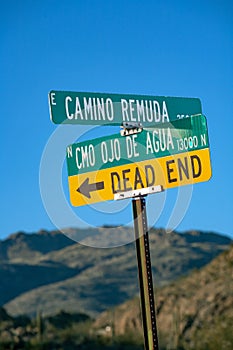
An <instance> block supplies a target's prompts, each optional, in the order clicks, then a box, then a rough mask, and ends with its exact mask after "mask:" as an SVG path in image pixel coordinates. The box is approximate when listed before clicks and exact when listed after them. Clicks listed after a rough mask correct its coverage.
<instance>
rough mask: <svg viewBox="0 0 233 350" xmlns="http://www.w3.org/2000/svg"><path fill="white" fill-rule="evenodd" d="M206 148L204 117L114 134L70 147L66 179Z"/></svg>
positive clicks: (194, 117)
mask: <svg viewBox="0 0 233 350" xmlns="http://www.w3.org/2000/svg"><path fill="white" fill-rule="evenodd" d="M208 147H209V140H208V131H207V124H206V118H205V116H203V115H197V116H191V117H190V118H185V119H182V120H176V121H174V122H171V123H165V124H163V127H161V126H160V125H159V126H158V128H148V129H144V130H143V131H142V132H140V133H138V134H133V135H128V136H120V134H114V135H110V136H105V137H100V138H96V139H94V140H90V141H84V142H80V143H76V144H73V145H70V146H68V147H67V155H66V159H67V166H68V176H73V175H78V174H83V173H87V172H88V173H89V172H93V171H99V170H102V169H106V168H113V167H119V166H121V165H126V164H132V163H138V162H141V161H146V160H150V159H154V158H161V157H166V156H170V155H175V154H179V153H184V152H190V151H194V150H201V149H204V148H208Z"/></svg>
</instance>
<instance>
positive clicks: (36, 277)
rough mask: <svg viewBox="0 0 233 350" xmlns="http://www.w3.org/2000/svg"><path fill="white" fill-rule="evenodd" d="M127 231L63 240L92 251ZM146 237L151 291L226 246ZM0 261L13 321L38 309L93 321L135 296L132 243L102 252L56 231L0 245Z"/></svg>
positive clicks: (218, 240)
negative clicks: (74, 314)
mask: <svg viewBox="0 0 233 350" xmlns="http://www.w3.org/2000/svg"><path fill="white" fill-rule="evenodd" d="M131 231H132V230H131V229H130V228H122V227H121V228H119V227H112V228H110V227H106V228H105V227H103V228H99V229H89V230H87V229H86V230H78V229H70V230H69V236H70V233H72V235H76V236H79V237H83V241H84V243H85V244H90V245H92V246H95V245H97V243H98V244H100V243H101V244H102V243H105V245H106V244H107V242H108V241H111V242H112V240H113V237H117V235H118V236H119V235H121V236H122V237H126V236H127V237H128V236H129V234H130V232H131ZM149 235H150V248H151V258H152V267H153V275H154V283H155V286H156V287H159V286H166V285H168V284H169V283H170V282H172V281H175V280H176V279H177V278H179V277H180V276H184V275H187V274H189V273H190V272H191V271H192V270H193V269H194V268H200V267H202V266H204V265H206V264H207V263H208V262H210V261H211V260H212V259H213V258H214V257H216V256H217V255H218V254H220V253H221V252H223V251H225V250H226V249H227V248H228V247H229V244H230V243H231V240H230V239H229V238H227V237H224V236H222V235H218V234H216V233H213V232H208V233H207V232H200V231H189V232H184V233H178V232H171V233H167V232H166V231H165V230H163V229H152V230H150V233H149ZM85 236H88V238H85ZM122 242H123V239H122ZM0 262H1V264H0V279H1V284H0V305H1V306H4V308H5V309H6V310H7V312H9V314H11V315H13V316H17V315H20V314H27V315H29V316H35V314H36V313H37V311H38V310H40V311H42V312H43V313H44V314H46V315H52V314H55V313H57V312H59V311H60V310H62V309H63V310H66V311H72V312H84V313H87V314H90V315H91V316H96V315H97V314H99V313H100V312H102V311H104V310H106V309H108V308H109V307H112V306H115V305H117V304H121V303H123V302H124V301H126V300H128V299H129V298H132V297H133V296H135V295H137V294H138V277H137V261H136V252H135V245H134V243H131V244H127V245H122V246H121V247H116V248H108V249H103V248H93V247H88V246H85V245H82V244H79V243H76V242H74V241H72V240H71V239H69V238H68V237H67V236H65V235H63V234H61V233H60V232H59V231H52V232H48V231H40V232H38V233H32V234H26V233H23V232H19V233H17V234H14V235H11V236H10V237H8V238H7V239H5V240H3V241H0Z"/></svg>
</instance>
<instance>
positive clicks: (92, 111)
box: [49, 90, 202, 127]
mask: <svg viewBox="0 0 233 350" xmlns="http://www.w3.org/2000/svg"><path fill="white" fill-rule="evenodd" d="M49 106H50V117H51V120H52V121H53V122H54V123H55V124H62V123H65V124H91V125H122V124H123V123H128V122H129V123H141V124H142V125H143V127H149V126H153V125H155V124H157V123H166V122H170V121H174V120H177V119H183V118H186V117H190V116H191V115H194V114H201V113H202V110H201V101H200V99H198V98H186V97H167V96H145V95H126V94H123V95H122V94H109V93H91V92H69V91H55V90H52V91H50V93H49Z"/></svg>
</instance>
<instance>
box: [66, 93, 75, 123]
mask: <svg viewBox="0 0 233 350" xmlns="http://www.w3.org/2000/svg"><path fill="white" fill-rule="evenodd" d="M71 101H72V98H71V97H70V96H66V99H65V106H66V116H67V118H68V119H73V118H74V114H73V113H72V114H70V113H69V106H68V102H71Z"/></svg>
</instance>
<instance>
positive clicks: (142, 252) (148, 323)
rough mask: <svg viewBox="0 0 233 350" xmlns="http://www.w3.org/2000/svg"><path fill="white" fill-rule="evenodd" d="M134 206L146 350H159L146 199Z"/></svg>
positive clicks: (136, 201)
mask: <svg viewBox="0 0 233 350" xmlns="http://www.w3.org/2000/svg"><path fill="white" fill-rule="evenodd" d="M132 204H133V216H134V229H135V239H136V250H137V261H138V277H139V285H140V296H141V312H142V323H143V331H144V344H145V350H158V349H159V345H158V335H157V326H156V313H155V303H154V292H153V281H152V270H151V260H150V247H149V236H148V226H147V216H146V200H145V198H144V197H138V198H136V199H133V201H132Z"/></svg>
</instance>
